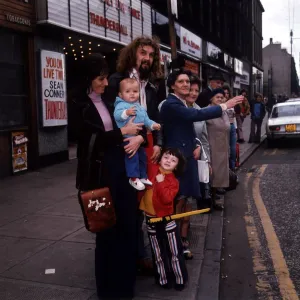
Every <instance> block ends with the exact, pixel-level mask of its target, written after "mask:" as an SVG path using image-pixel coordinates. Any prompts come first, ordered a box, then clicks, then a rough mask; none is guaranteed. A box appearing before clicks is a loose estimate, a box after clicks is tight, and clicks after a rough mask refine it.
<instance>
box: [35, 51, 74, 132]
mask: <svg viewBox="0 0 300 300" xmlns="http://www.w3.org/2000/svg"><path fill="white" fill-rule="evenodd" d="M40 58H41V93H42V110H43V112H42V123H43V126H44V127H49V126H62V125H67V124H68V116H67V87H66V67H65V55H64V54H61V53H58V52H53V51H47V50H41V55H40Z"/></svg>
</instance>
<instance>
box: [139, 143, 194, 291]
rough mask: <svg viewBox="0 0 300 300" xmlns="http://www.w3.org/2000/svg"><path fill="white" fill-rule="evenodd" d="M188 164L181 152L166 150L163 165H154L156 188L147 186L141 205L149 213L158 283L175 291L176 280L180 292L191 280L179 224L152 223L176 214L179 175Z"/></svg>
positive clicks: (148, 221) (166, 222)
mask: <svg viewBox="0 0 300 300" xmlns="http://www.w3.org/2000/svg"><path fill="white" fill-rule="evenodd" d="M184 163H185V159H184V157H183V155H182V154H181V153H180V151H179V150H178V149H172V148H167V149H166V150H164V151H163V152H162V156H161V159H160V161H159V163H158V164H156V165H152V166H151V170H149V173H150V174H151V175H150V179H151V181H152V182H153V186H148V187H147V191H146V193H145V195H144V197H143V198H142V200H141V204H140V209H142V210H143V211H144V212H145V214H146V219H147V230H148V236H149V240H150V245H151V250H152V254H153V257H154V260H155V266H156V267H155V270H156V272H155V273H156V274H155V279H156V283H157V284H158V285H160V286H161V287H163V288H171V287H172V285H173V281H174V280H175V286H174V287H175V289H176V290H183V289H184V287H185V284H186V283H187V280H188V273H187V269H186V265H185V261H184V257H183V249H182V243H181V240H180V235H179V231H178V228H177V225H176V222H175V221H174V220H170V221H167V220H165V219H162V221H161V222H158V223H150V220H151V219H152V218H155V217H162V218H164V217H166V216H170V215H172V214H173V213H174V199H175V197H176V195H177V193H178V191H179V182H178V180H177V179H176V177H175V176H180V175H181V173H182V172H183V169H184Z"/></svg>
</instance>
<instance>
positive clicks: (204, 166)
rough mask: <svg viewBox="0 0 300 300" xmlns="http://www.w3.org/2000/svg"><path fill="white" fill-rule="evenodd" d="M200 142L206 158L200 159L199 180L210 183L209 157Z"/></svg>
mask: <svg viewBox="0 0 300 300" xmlns="http://www.w3.org/2000/svg"><path fill="white" fill-rule="evenodd" d="M199 142H200V146H201V151H202V153H203V158H204V160H198V161H197V162H198V175H199V182H202V183H209V166H208V157H207V155H206V153H205V150H204V147H203V145H202V143H201V141H200V140H199Z"/></svg>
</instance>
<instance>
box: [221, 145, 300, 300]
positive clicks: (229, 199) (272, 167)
mask: <svg viewBox="0 0 300 300" xmlns="http://www.w3.org/2000/svg"><path fill="white" fill-rule="evenodd" d="M299 178H300V145H299V143H297V142H295V141H294V142H293V141H290V142H284V143H281V144H280V145H279V146H278V148H274V149H268V148H267V147H266V144H264V145H262V146H261V147H260V149H259V150H258V151H257V152H256V153H255V154H254V155H253V156H252V157H251V158H250V159H249V160H248V161H247V163H246V164H245V165H243V167H242V168H241V169H240V172H239V179H240V185H239V186H238V189H237V190H236V191H234V192H230V193H227V195H226V196H225V207H226V210H225V215H224V234H223V251H222V256H221V257H222V258H221V279H220V280H221V284H220V299H222V300H225V299H226V300H229V299H230V300H233V299H239V300H241V299H245V300H248V299H298V294H299V292H300V275H299V274H300V272H299V271H300V259H299V254H298V251H299V248H300V234H299V207H300V203H299V197H300V185H299ZM297 293H298V294H297Z"/></svg>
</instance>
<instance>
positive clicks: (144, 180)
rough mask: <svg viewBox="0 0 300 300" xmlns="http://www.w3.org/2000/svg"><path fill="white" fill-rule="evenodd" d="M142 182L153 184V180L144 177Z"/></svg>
mask: <svg viewBox="0 0 300 300" xmlns="http://www.w3.org/2000/svg"><path fill="white" fill-rule="evenodd" d="M141 182H142V183H143V184H146V185H152V182H151V181H150V180H149V179H148V178H142V179H141Z"/></svg>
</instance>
